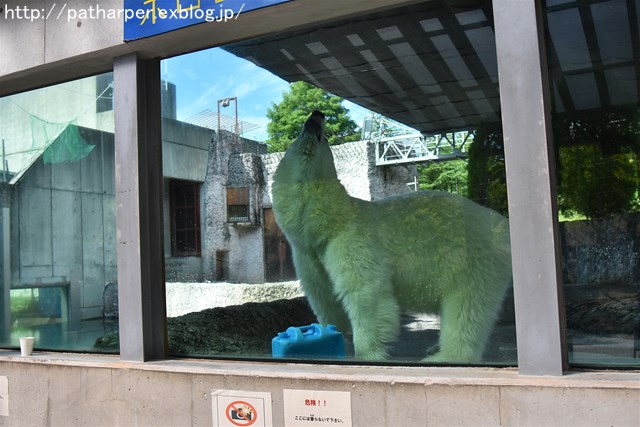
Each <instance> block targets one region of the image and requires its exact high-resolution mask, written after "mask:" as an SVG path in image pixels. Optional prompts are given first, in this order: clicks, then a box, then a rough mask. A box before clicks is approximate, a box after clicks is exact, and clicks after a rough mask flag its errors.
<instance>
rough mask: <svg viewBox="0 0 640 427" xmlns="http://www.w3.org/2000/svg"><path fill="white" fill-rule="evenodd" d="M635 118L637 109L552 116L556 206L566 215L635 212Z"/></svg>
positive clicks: (637, 181) (639, 145) (638, 131)
mask: <svg viewBox="0 0 640 427" xmlns="http://www.w3.org/2000/svg"><path fill="white" fill-rule="evenodd" d="M639 118H640V117H639V112H638V110H637V109H636V108H632V109H621V110H618V111H609V112H605V113H599V114H597V115H596V114H593V115H590V114H584V115H583V116H581V117H579V118H569V117H564V116H562V115H556V116H555V117H554V119H553V123H554V140H555V144H556V147H557V148H556V149H557V152H556V159H557V162H558V163H557V169H558V193H559V196H558V205H559V208H560V210H561V211H562V212H563V213H564V214H565V215H567V216H570V215H572V214H582V215H585V216H587V217H588V218H598V217H604V216H607V215H615V214H620V213H625V212H632V211H636V210H637V202H638V187H639V184H640V179H639V176H638V168H639V165H640V164H639V162H638V152H640V143H639V142H638V141H639V139H638V135H639V134H640V129H639V128H638V119H639Z"/></svg>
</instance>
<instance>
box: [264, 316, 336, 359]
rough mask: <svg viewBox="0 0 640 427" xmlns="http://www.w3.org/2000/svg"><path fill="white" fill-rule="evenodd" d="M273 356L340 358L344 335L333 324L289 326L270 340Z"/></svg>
mask: <svg viewBox="0 0 640 427" xmlns="http://www.w3.org/2000/svg"><path fill="white" fill-rule="evenodd" d="M271 353H272V355H273V357H291V358H329V359H342V358H344V355H345V349H344V337H343V336H342V333H341V332H339V331H338V330H337V329H336V327H335V326H334V325H327V327H326V328H325V327H324V326H322V325H320V324H318V323H312V324H311V325H309V326H301V327H294V326H292V327H290V328H288V329H287V331H286V332H280V333H279V334H278V336H277V337H275V338H273V340H271Z"/></svg>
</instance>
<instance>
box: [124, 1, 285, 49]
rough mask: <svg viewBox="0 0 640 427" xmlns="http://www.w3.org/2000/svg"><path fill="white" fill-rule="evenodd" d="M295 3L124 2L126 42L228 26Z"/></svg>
mask: <svg viewBox="0 0 640 427" xmlns="http://www.w3.org/2000/svg"><path fill="white" fill-rule="evenodd" d="M288 1H292V0H124V40H125V41H131V40H136V39H141V38H143V37H151V36H155V35H157V34H162V33H166V32H169V31H173V30H177V29H178V28H183V27H188V26H190V25H195V24H200V23H202V22H213V23H217V24H224V23H225V22H226V23H229V22H230V21H235V20H237V19H238V18H239V17H240V15H241V14H243V13H246V12H249V11H251V10H255V9H261V8H263V7H267V6H273V5H274V4H278V3H285V2H288Z"/></svg>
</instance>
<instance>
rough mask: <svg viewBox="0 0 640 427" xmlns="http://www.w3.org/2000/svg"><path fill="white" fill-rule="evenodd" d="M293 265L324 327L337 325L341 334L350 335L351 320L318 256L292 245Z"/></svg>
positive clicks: (312, 307) (310, 303)
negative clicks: (334, 291)
mask: <svg viewBox="0 0 640 427" xmlns="http://www.w3.org/2000/svg"><path fill="white" fill-rule="evenodd" d="M291 249H292V252H293V264H294V266H295V268H296V274H297V275H298V279H300V285H301V286H302V291H303V292H304V294H305V296H306V297H307V300H308V301H309V305H310V306H311V309H312V310H313V312H314V314H315V315H316V317H317V318H318V322H319V323H320V324H322V325H325V326H326V325H329V324H331V325H335V326H336V327H337V328H338V330H339V331H340V332H343V333H345V334H346V333H348V332H349V330H350V329H351V327H350V326H351V325H350V322H349V318H348V317H347V314H346V313H345V312H344V310H343V309H342V304H340V302H339V301H338V298H337V297H336V295H335V294H334V293H333V285H332V283H331V279H330V278H329V276H328V274H327V272H326V271H325V269H324V267H323V266H322V263H321V262H320V260H319V259H318V256H317V255H316V254H315V253H314V252H312V251H307V250H302V249H300V248H298V247H297V246H294V245H291Z"/></svg>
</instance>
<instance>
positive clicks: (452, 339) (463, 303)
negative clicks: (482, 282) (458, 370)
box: [425, 287, 502, 362]
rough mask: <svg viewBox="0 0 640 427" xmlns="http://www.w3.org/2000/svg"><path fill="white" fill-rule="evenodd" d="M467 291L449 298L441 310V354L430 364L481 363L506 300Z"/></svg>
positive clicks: (446, 298)
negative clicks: (501, 304)
mask: <svg viewBox="0 0 640 427" xmlns="http://www.w3.org/2000/svg"><path fill="white" fill-rule="evenodd" d="M474 290H475V291H477V289H474V288H471V287H469V288H466V289H465V290H464V291H458V292H456V293H454V294H450V295H446V296H445V297H444V299H443V302H442V308H441V313H440V316H441V328H440V351H439V352H438V353H436V354H434V355H432V356H429V357H427V358H426V359H425V360H426V361H428V362H479V361H481V359H482V353H483V352H484V348H485V346H486V343H487V341H488V339H489V336H490V335H491V331H492V329H493V326H494V324H495V321H496V318H497V315H498V311H499V310H500V303H501V301H502V298H501V297H500V296H496V295H480V294H478V292H474Z"/></svg>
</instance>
